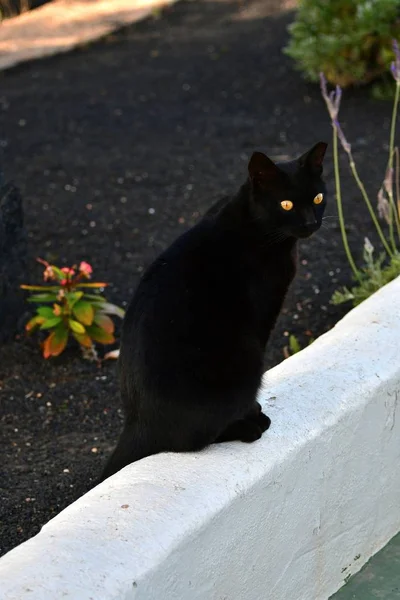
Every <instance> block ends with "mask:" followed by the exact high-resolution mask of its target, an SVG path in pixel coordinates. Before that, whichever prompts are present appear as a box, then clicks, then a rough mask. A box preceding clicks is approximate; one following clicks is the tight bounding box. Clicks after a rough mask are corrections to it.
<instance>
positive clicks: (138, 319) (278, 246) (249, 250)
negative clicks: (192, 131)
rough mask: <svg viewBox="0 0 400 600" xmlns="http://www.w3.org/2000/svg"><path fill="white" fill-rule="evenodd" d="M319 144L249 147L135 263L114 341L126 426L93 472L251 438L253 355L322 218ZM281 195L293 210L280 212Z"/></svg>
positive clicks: (256, 413) (258, 415) (255, 407)
mask: <svg viewBox="0 0 400 600" xmlns="http://www.w3.org/2000/svg"><path fill="white" fill-rule="evenodd" d="M325 150H326V144H324V143H322V142H320V143H319V144H317V145H316V146H314V148H312V149H311V150H310V151H309V152H308V153H307V154H305V155H303V156H302V157H301V158H299V159H298V160H296V161H292V162H288V163H281V164H278V165H275V164H274V163H273V162H272V161H271V160H270V159H268V158H267V157H266V156H265V155H264V154H261V153H259V152H256V153H254V154H253V156H252V158H251V160H250V163H249V177H248V180H247V181H246V183H245V184H244V185H243V186H242V187H241V188H240V190H239V192H238V193H237V194H236V195H235V196H233V197H232V198H228V199H225V200H222V201H219V202H218V203H217V204H216V205H214V206H213V207H212V208H211V209H210V210H209V212H208V213H207V214H206V215H205V216H204V217H203V219H202V220H201V221H200V222H199V223H198V224H197V225H195V226H194V227H193V228H192V229H190V230H189V231H187V232H186V233H184V234H183V235H181V236H180V237H179V238H178V239H177V240H176V241H175V242H174V243H173V244H172V245H171V246H170V247H169V248H168V249H167V250H166V251H165V252H163V253H162V254H161V256H160V257H159V258H158V259H157V260H156V261H155V262H154V263H153V264H152V265H151V266H150V268H149V269H148V270H147V272H146V273H145V274H144V276H143V278H142V280H141V282H140V284H139V286H138V289H137V291H136V293H135V295H134V297H133V300H132V302H131V304H130V306H129V308H128V311H127V314H126V317H125V321H124V325H123V333H122V342H121V351H120V359H119V366H120V386H121V397H122V402H123V406H124V411H125V425H124V429H123V432H122V434H121V437H120V440H119V442H118V445H117V447H116V449H115V451H114V453H113V454H112V456H111V458H110V459H109V461H108V463H107V465H106V467H105V470H104V472H103V475H102V479H105V478H107V477H109V476H110V475H112V474H113V473H115V472H116V471H119V470H120V469H121V468H122V467H124V466H125V465H127V464H129V463H131V462H133V461H136V460H139V459H141V458H143V457H145V456H149V455H151V454H156V453H158V452H163V451H175V452H187V451H193V450H200V449H202V448H204V447H205V446H207V445H208V444H211V443H213V442H222V441H229V440H242V441H243V442H253V441H255V440H257V439H259V438H260V437H261V435H262V433H263V432H264V431H265V430H266V429H268V427H269V425H270V420H269V418H268V417H267V416H266V415H264V414H263V413H262V412H261V407H260V405H259V404H258V403H257V401H256V396H257V391H258V389H259V386H260V383H261V377H262V372H263V355H264V351H265V346H266V343H267V341H268V338H269V336H270V333H271V331H272V329H273V327H274V325H275V321H276V319H277V317H278V315H279V312H280V310H281V307H282V303H283V301H284V298H285V295H286V292H287V290H288V288H289V285H290V283H291V281H292V279H293V277H294V275H295V272H296V242H297V239H298V238H299V237H308V236H309V235H311V234H312V233H313V232H314V231H316V230H317V229H318V228H319V227H320V226H321V222H322V215H323V212H324V208H325V199H324V201H323V202H322V204H319V205H315V204H314V203H313V200H314V198H315V196H316V195H317V194H318V193H320V192H322V193H325V186H324V183H323V181H322V179H321V174H322V161H323V157H324V154H325ZM282 200H291V201H292V202H293V209H292V210H290V211H284V210H283V209H282V207H281V201H282Z"/></svg>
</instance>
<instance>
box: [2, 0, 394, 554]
mask: <svg viewBox="0 0 400 600" xmlns="http://www.w3.org/2000/svg"><path fill="white" fill-rule="evenodd" d="M280 4H281V3H280V2H279V1H278V0H259V1H257V0H253V1H252V0H248V1H247V2H246V3H240V2H238V1H236V0H235V1H233V0H230V1H229V0H216V1H205V0H203V1H201V0H199V1H197V2H190V1H183V2H181V3H179V4H177V5H175V6H174V7H173V8H170V9H168V10H166V11H165V12H164V13H163V14H162V16H161V18H158V19H153V18H152V19H149V20H147V21H145V22H142V23H139V24H136V25H133V26H131V27H128V28H126V29H124V30H122V31H120V32H119V33H116V34H113V35H111V36H108V37H107V38H106V39H104V40H102V41H100V42H97V43H94V44H92V45H88V46H85V47H83V48H81V49H80V50H78V51H75V52H72V53H70V54H67V55H60V56H57V57H53V58H51V59H47V60H42V61H40V62H34V63H30V64H27V65H25V66H21V67H17V68H14V69H12V70H10V71H8V72H5V73H3V74H2V75H0V78H1V90H2V91H1V97H0V131H1V136H0V137H1V140H0V144H1V147H2V149H3V161H4V163H3V164H4V167H5V171H6V174H7V176H8V178H11V177H12V178H13V179H14V180H15V181H16V183H17V184H18V186H19V187H20V189H21V192H22V194H23V197H24V199H25V211H26V225H27V229H28V236H29V243H30V254H31V257H32V263H31V267H32V268H31V277H30V279H31V282H33V281H35V280H36V281H38V280H40V277H41V268H39V266H38V265H37V264H36V263H35V262H34V257H35V256H42V257H44V258H47V259H50V260H53V261H57V263H59V264H63V265H68V264H72V263H74V262H76V261H79V260H87V261H89V262H90V263H92V264H93V265H94V267H95V275H96V278H97V279H99V280H106V281H109V282H110V283H111V285H110V287H109V289H108V295H109V298H110V300H111V301H113V302H116V303H118V304H124V303H126V301H127V300H128V299H129V297H130V296H131V294H132V291H133V289H134V287H135V286H136V284H137V282H138V279H139V277H140V274H141V273H142V271H143V269H144V268H145V267H146V266H147V265H148V264H149V263H150V261H152V260H153V258H154V257H155V256H156V255H157V254H158V253H159V252H160V251H161V250H162V249H163V248H165V247H166V246H167V245H168V244H169V243H170V242H171V241H172V240H173V239H174V238H176V236H178V235H179V234H180V233H181V232H183V231H184V230H185V229H186V228H187V227H188V226H190V225H191V224H192V223H194V222H195V221H196V219H197V218H198V216H199V215H200V214H201V213H203V212H204V211H205V210H206V208H207V207H209V206H210V204H211V203H212V202H213V201H214V200H215V199H216V198H218V197H219V196H220V195H221V194H223V193H225V192H227V191H234V190H236V188H237V187H238V185H239V184H240V183H241V182H242V181H243V179H244V178H245V177H246V165H247V160H248V158H249V156H250V154H251V152H252V151H253V150H254V149H256V148H264V149H266V150H267V151H268V153H269V154H270V155H271V156H274V157H285V156H290V157H292V156H295V155H297V154H299V153H300V152H302V151H304V150H305V149H307V148H308V147H311V145H313V144H314V143H315V142H316V141H318V140H327V141H329V140H330V137H331V127H330V124H329V121H328V117H327V114H326V110H325V107H324V105H323V103H322V101H321V98H320V93H319V89H318V87H317V86H315V85H311V84H307V83H305V82H304V81H303V80H302V78H301V76H300V75H299V74H298V73H297V72H295V71H294V70H293V65H292V63H291V61H290V60H289V59H288V58H287V57H285V56H284V55H282V52H281V50H282V47H283V46H284V45H285V43H286V40H287V33H286V27H287V25H288V23H289V22H290V21H291V19H292V18H293V14H291V13H290V14H288V13H285V14H282V13H281V12H279V8H278V7H279V6H280ZM389 118H390V106H388V105H387V104H386V103H377V102H376V101H373V100H372V99H371V98H370V96H369V94H368V93H367V91H366V90H360V91H357V92H351V93H350V92H348V93H346V94H345V97H344V101H343V108H342V120H343V123H344V126H345V128H346V131H347V132H348V134H349V138H350V140H351V141H352V142H353V150H354V154H355V157H356V159H357V161H358V164H359V165H360V169H361V172H362V174H363V175H365V181H366V183H367V184H368V185H369V186H370V188H371V189H372V190H373V191H375V190H377V189H378V187H379V185H380V178H381V174H382V172H383V170H382V169H383V165H384V162H385V154H384V152H383V150H384V149H385V147H386V146H385V144H386V142H387V138H388V126H389ZM326 174H327V180H328V184H329V185H330V188H331V190H332V188H333V181H332V166H331V156H330V155H329V156H328V160H327V169H326ZM343 181H344V184H343V189H344V193H345V202H346V208H345V210H346V214H347V217H348V224H349V234H350V241H351V244H352V246H353V248H354V249H355V250H357V251H358V252H359V253H360V250H361V246H362V242H363V237H364V235H366V234H369V233H370V224H369V219H368V216H367V214H366V211H365V210H364V207H363V205H362V203H361V201H360V199H359V195H358V194H357V191H356V190H355V188H354V186H353V185H352V184H351V183H350V178H349V175H348V171H347V168H346V167H345V163H343ZM326 214H327V215H333V216H334V215H335V214H336V210H335V207H334V200H333V194H331V201H330V206H329V208H328V211H327V213H326ZM371 239H373V237H372V238H371ZM300 254H301V257H300V258H301V265H300V270H299V274H298V277H297V280H296V283H295V284H294V285H293V289H292V291H291V293H290V297H289V298H288V301H287V305H286V308H285V310H284V313H283V314H282V316H281V318H280V321H279V324H278V326H277V328H276V331H275V333H274V336H273V339H272V340H271V343H270V344H269V348H268V353H267V357H266V363H267V366H268V367H271V366H273V365H275V364H277V363H278V362H280V361H281V360H282V359H283V348H284V346H285V345H286V344H287V340H288V338H287V335H288V332H290V333H294V334H296V335H297V336H298V337H299V339H300V341H301V343H302V344H305V343H306V341H307V339H308V336H310V335H312V336H314V337H316V336H318V335H320V334H322V333H324V332H325V331H327V330H328V329H330V328H331V327H332V326H333V325H334V324H335V323H336V322H337V320H338V319H339V318H340V317H341V316H342V315H343V314H344V313H345V312H346V311H347V310H348V309H349V307H348V306H347V307H341V308H337V307H333V306H331V305H330V304H329V299H330V297H331V294H332V292H333V291H334V290H335V288H337V287H338V286H339V285H342V284H345V283H348V282H349V269H348V266H347V263H346V260H345V257H344V253H343V250H342V246H341V241H340V233H339V227H338V223H337V220H336V218H331V219H329V218H328V219H326V221H325V228H324V229H322V230H321V231H320V232H319V233H318V234H317V235H316V236H315V237H314V238H312V239H311V240H309V241H306V242H304V243H301V244H300ZM0 371H1V375H0V393H1V395H2V397H1V431H2V436H1V447H2V457H1V461H0V464H1V469H2V483H1V502H0V510H1V513H2V514H1V517H0V519H1V520H0V525H1V534H0V539H1V551H2V552H5V551H7V550H9V549H10V548H12V547H13V546H15V545H16V544H19V543H20V542H22V541H23V540H25V539H27V538H29V537H30V536H32V535H34V534H35V533H37V532H38V531H39V529H40V527H41V526H42V525H43V524H44V523H45V522H46V521H48V519H50V518H51V517H53V516H54V515H56V514H57V513H58V512H59V511H60V510H61V509H62V508H64V507H65V506H67V505H68V504H69V503H71V502H72V501H73V500H74V499H76V498H78V497H79V496H80V495H82V494H83V493H84V492H85V491H86V490H87V489H88V487H89V486H90V485H91V482H92V481H94V480H95V478H96V477H97V476H98V475H99V473H100V470H101V468H102V465H103V464H104V461H105V458H106V456H107V455H108V453H109V452H110V450H111V449H112V447H113V445H114V443H115V441H116V439H117V436H118V432H119V428H120V424H121V414H120V410H119V402H118V387H117V382H116V376H115V363H114V362H111V361H110V362H107V363H105V364H104V365H103V367H102V368H98V367H97V366H96V365H94V364H92V363H87V362H83V361H82V360H81V358H80V354H79V351H77V350H76V349H75V348H71V349H69V350H68V351H67V352H66V353H65V354H64V355H62V356H61V357H59V358H58V359H55V360H51V361H45V360H43V359H42V358H41V355H40V351H39V348H38V345H37V339H31V340H27V339H25V338H24V337H23V336H21V337H19V338H18V339H16V340H15V341H14V342H13V343H11V344H8V345H6V346H4V347H2V348H1V349H0ZM295 393H296V392H295V390H294V396H295Z"/></svg>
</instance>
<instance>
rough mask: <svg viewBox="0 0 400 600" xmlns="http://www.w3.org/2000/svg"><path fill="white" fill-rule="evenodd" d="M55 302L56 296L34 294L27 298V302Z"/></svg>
mask: <svg viewBox="0 0 400 600" xmlns="http://www.w3.org/2000/svg"><path fill="white" fill-rule="evenodd" d="M56 300H57V296H56V294H35V295H34V296H31V297H30V298H27V302H55V301H56Z"/></svg>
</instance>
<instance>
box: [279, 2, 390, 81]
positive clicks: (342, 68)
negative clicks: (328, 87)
mask: <svg viewBox="0 0 400 600" xmlns="http://www.w3.org/2000/svg"><path fill="white" fill-rule="evenodd" d="M399 11H400V0H300V2H299V7H298V12H297V15H296V19H295V21H294V23H292V24H291V25H290V26H289V31H290V35H291V39H290V42H289V44H288V46H287V47H286V48H285V49H284V52H285V53H286V54H288V55H289V56H291V57H292V58H293V59H294V60H295V61H296V65H297V68H298V69H300V70H301V71H303V72H304V74H305V76H306V77H307V78H308V79H310V80H311V81H317V80H318V77H319V73H320V72H321V71H322V72H323V73H324V74H325V77H326V78H327V80H328V81H329V82H330V83H333V84H337V85H340V86H342V87H346V86H349V85H354V84H362V83H367V82H369V81H372V80H373V79H375V78H377V77H379V76H380V75H382V74H384V73H385V72H387V71H388V70H389V67H390V62H391V60H392V52H391V40H392V39H393V38H396V37H398V36H399V35H400V18H399V16H400V12H399Z"/></svg>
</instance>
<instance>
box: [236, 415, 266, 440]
mask: <svg viewBox="0 0 400 600" xmlns="http://www.w3.org/2000/svg"><path fill="white" fill-rule="evenodd" d="M262 433H263V432H262V430H261V427H260V426H259V425H258V423H257V422H256V421H255V420H254V419H252V420H250V419H249V420H245V421H242V422H241V428H240V434H239V436H238V439H239V440H240V441H241V442H246V443H247V444H251V443H252V442H255V441H257V440H259V439H260V437H261V436H262Z"/></svg>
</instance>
